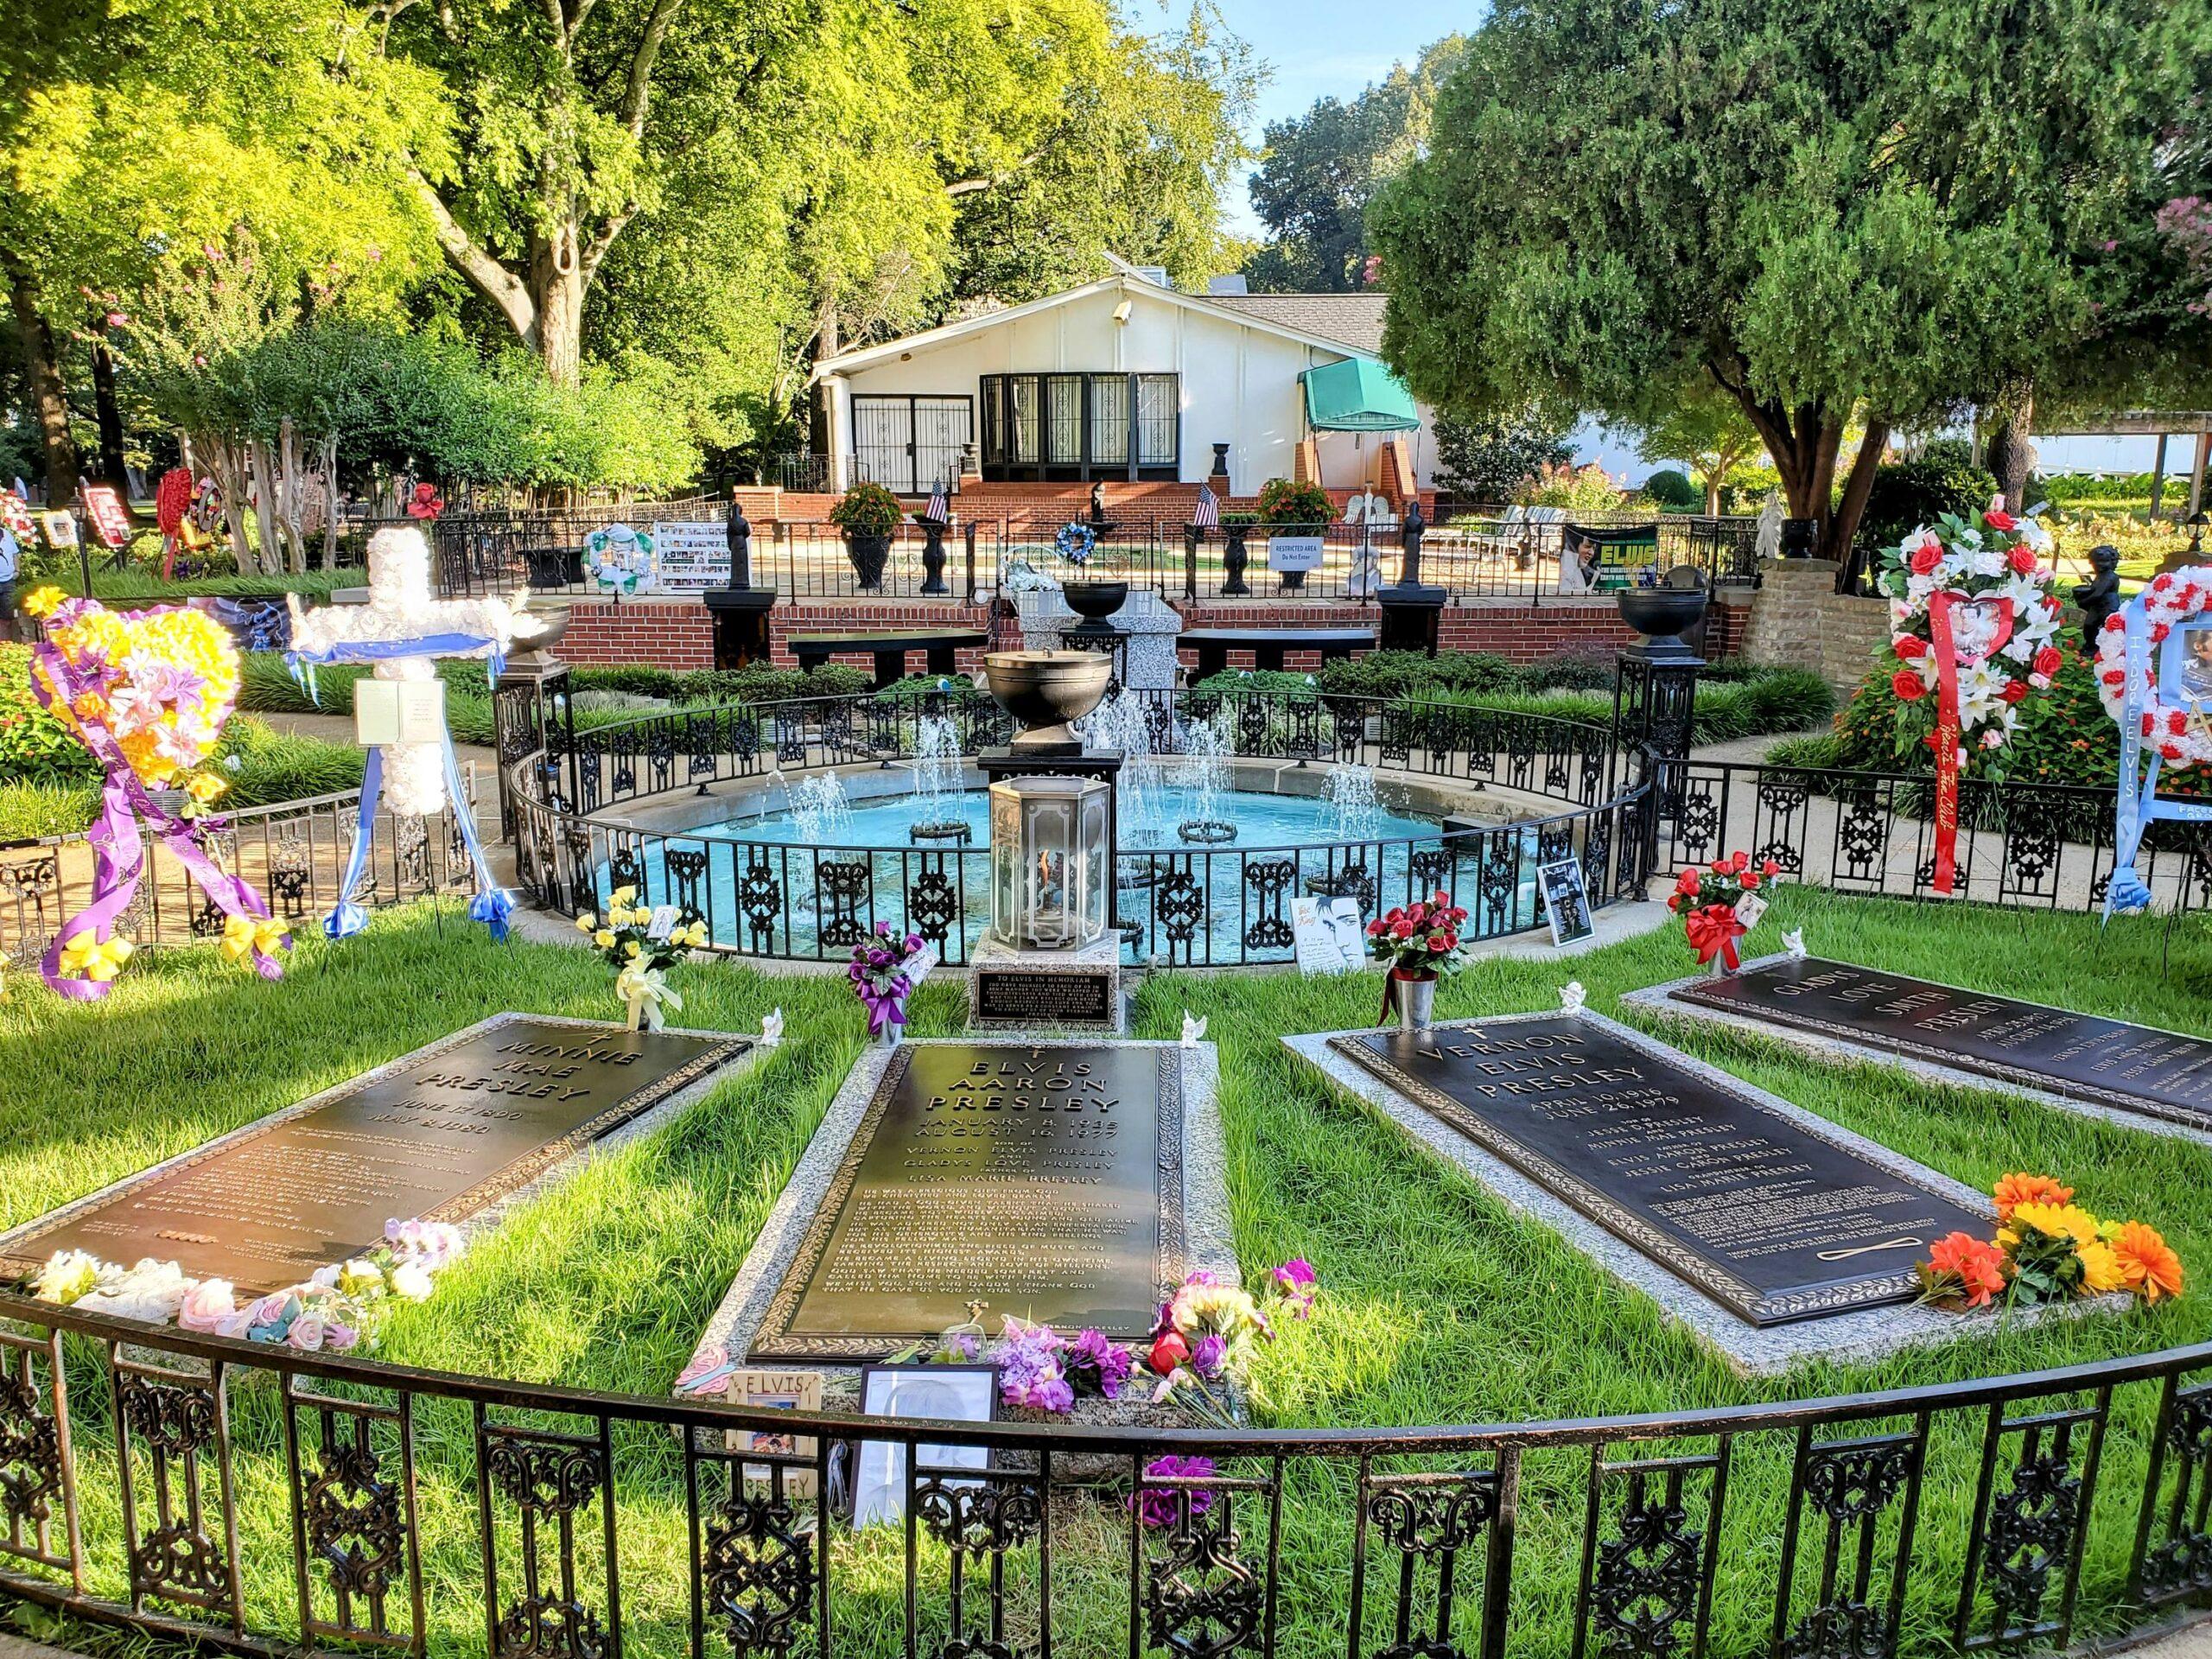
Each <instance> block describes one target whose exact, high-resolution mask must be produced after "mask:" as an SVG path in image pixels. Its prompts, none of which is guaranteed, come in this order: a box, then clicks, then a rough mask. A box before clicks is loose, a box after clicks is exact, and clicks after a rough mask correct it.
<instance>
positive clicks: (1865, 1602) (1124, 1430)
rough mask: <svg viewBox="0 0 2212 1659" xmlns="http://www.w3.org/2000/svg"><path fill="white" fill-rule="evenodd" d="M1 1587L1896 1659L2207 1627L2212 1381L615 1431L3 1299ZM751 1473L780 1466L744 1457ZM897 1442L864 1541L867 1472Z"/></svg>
mask: <svg viewBox="0 0 2212 1659" xmlns="http://www.w3.org/2000/svg"><path fill="white" fill-rule="evenodd" d="M0 1319H4V1320H5V1321H6V1322H7V1323H6V1324H5V1325H0V1370H4V1376H5V1386H4V1387H0V1470H4V1476H5V1478H4V1479H0V1511H4V1516H5V1520H6V1529H5V1531H4V1534H0V1592H4V1593H5V1594H8V1595H11V1596H13V1597H16V1598H17V1599H22V1600H24V1601H29V1602H34V1603H37V1604H39V1605H45V1606H48V1607H54V1608H60V1609H66V1610H67V1611H72V1612H73V1613H76V1614H79V1615H80V1616H84V1617H87V1618H93V1619H96V1620H99V1621H103V1622H106V1623H111V1624H118V1625H121V1626H124V1627H125V1628H127V1629H130V1630H137V1631H139V1632H143V1633H149V1634H153V1635H157V1636H168V1637H185V1638H188V1639H193V1640H197V1641H202V1642H205V1643H210V1644H212V1645H213V1646H215V1647H217V1648H221V1649H232V1650H237V1651H244V1652H250V1653H259V1654H270V1655H274V1654H277V1653H289V1652H296V1651H299V1650H301V1649H342V1648H353V1649H360V1648H364V1647H368V1648H390V1649H397V1650H399V1651H403V1652H406V1653H410V1654H424V1653H428V1652H437V1653H448V1652H453V1653H461V1652H472V1653H473V1652H478V1651H481V1652H483V1653H485V1654H486V1655H487V1656H491V1659H523V1656H544V1659H553V1656H563V1659H619V1656H621V1655H623V1654H626V1653H629V1654H640V1655H642V1654H647V1653H656V1654H670V1655H680V1654H686V1653H688V1654H689V1655H690V1659H707V1656H708V1655H709V1653H720V1654H728V1655H730V1656H732V1659H753V1656H767V1659H787V1656H791V1655H798V1654H812V1655H817V1656H820V1659H830V1656H839V1659H844V1656H856V1655H879V1654H880V1655H904V1656H906V1659H915V1656H920V1655H928V1656H932V1659H980V1656H1013V1655H1016V1654H1019V1655H1024V1656H1037V1659H1046V1656H1051V1655H1053V1654H1062V1655H1082V1656H1090V1655H1109V1654H1127V1655H1128V1656H1130V1659H1137V1656H1143V1655H1154V1654H1166V1655H1172V1656H1180V1659H1230V1656H1234V1655H1248V1654H1249V1655H1259V1656H1271V1655H1275V1654H1286V1655H1300V1656H1306V1655H1312V1656H1333V1655H1344V1656H1349V1659H1363V1656H1373V1659H1416V1656H1418V1659H1461V1656H1478V1655H1479V1656H1486V1659H1502V1656H1503V1655H1504V1654H1505V1653H1507V1652H1508V1651H1509V1650H1510V1651H1516V1652H1541V1653H1546V1654H1570V1655H1573V1656H1585V1655H1587V1654H1591V1653H1593V1652H1594V1653H1596V1654H1600V1655H1607V1656H1621V1659H1631V1656H1652V1659H1660V1656H1680V1659H1705V1656H1706V1655H1707V1654H1708V1653H1709V1652H1719V1653H1728V1654H1738V1653H1755V1652H1765V1653H1768V1654H1770V1655H1772V1656H1775V1659H1892V1656H1903V1655H1918V1654H1923V1653H1933V1652H1939V1651H1950V1652H1964V1653H1977V1652H1981V1651H1984V1650H1988V1649H1999V1650H2003V1651H2021V1650H2025V1649H2037V1648H2056V1647H2062V1646H2063V1645H2065V1643H2067V1642H2068V1640H2069V1637H2072V1636H2073V1634H2074V1633H2075V1625H2076V1621H2077V1611H2078V1609H2079V1606H2080V1602H2081V1597H2082V1590H2083V1587H2084V1584H2085V1581H2086V1582H2088V1583H2089V1584H2091V1585H2092V1586H2093V1587H2094V1593H2095V1594H2096V1596H2097V1598H2098V1599H2099V1603H2100V1619H2099V1623H2100V1625H2101V1627H2102V1628H2103V1629H2105V1630H2111V1629H2112V1628H2113V1626H2115V1625H2117V1624H2125V1623H2135V1624H2142V1623H2145V1622H2146V1621H2147V1620H2148V1619H2149V1618H2151V1617H2152V1616H2153V1615H2154V1614H2155V1613H2156V1612H2157V1611H2158V1610H2160V1609H2163V1608H2165V1607H2168V1606H2170V1605H2174V1604H2177V1603H2181V1602H2183V1601H2187V1600H2190V1599H2196V1598H2198V1597H2201V1596H2202V1595H2203V1594H2204V1593H2206V1592H2208V1591H2212V1533H2208V1530H2207V1520H2206V1516H2207V1503H2208V1493H2212V1382H2208V1381H2205V1380H2202V1373H2203V1371H2204V1370H2205V1368H2206V1367H2207V1366H2208V1365H2212V1344H2206V1345H2198V1346H2194V1347H2188V1348H2178V1349H2170V1350H2166V1351H2162V1352H2158V1353H2152V1354H2147V1355H2144V1356H2141V1357H2133V1358H2126V1359H2120V1360H2113V1361H2109V1362H2105V1363H2095V1364H2088V1365H2082V1366H2076V1367H2074V1368H2071V1369H2068V1370H2050V1371H2042V1372H2036V1373H2029V1374H2022V1375H2013V1376H1993V1377H1984V1378H1980V1379H1978V1380H1973V1381H1967V1382H1962V1383H1941V1384H1937V1385H1933V1386H1928V1387H1921V1388H1911V1389H1895V1390H1891V1391H1889V1392H1885V1393H1878V1394H1864V1395H1831V1396H1826V1397H1821V1398H1817V1399H1808V1400H1796V1401H1788V1402H1780V1403H1776V1404H1769V1405H1747V1406H1736V1407H1724V1408H1700V1409H1691V1410H1681V1411H1667V1412H1657V1413H1649V1414H1640V1415H1634V1416H1621V1417H1608V1418H1576V1419H1567V1420H1562V1421H1546V1422H1522V1423H1503V1424H1485V1425H1466V1426H1437V1427H1409V1428H1374V1429H1367V1428H1338V1429H1281V1430H1261V1429H1177V1428H1169V1427H1147V1426H1141V1425H1130V1426H1126V1427H1060V1426H1053V1425H1051V1424H1047V1423H1041V1422H995V1423H982V1424H979V1423H953V1422H937V1421H918V1420H913V1419H893V1418H882V1417H869V1418H860V1417H855V1416H849V1415H842V1414H807V1413H792V1412H783V1411H772V1410H767V1409H763V1408H753V1409H749V1410H748V1409H746V1408H734V1407H726V1406H721V1405H719V1404H713V1403H691V1402H679V1401H675V1400H670V1399H656V1398H646V1397H641V1396H636V1395H617V1394H604V1393H594V1392H590V1391H586V1390H582V1389H570V1388H562V1387H557V1386H552V1385H546V1384H534V1383H517V1382H507V1381H497V1380H493V1379H488V1378H483V1377H473V1376H455V1375H451V1374H448V1373H442V1372H432V1371H424V1370H412V1369H407V1368H403V1367H398V1366H393V1365H387V1364H381V1363H376V1362H374V1361H371V1360H366V1359H361V1358H357V1357H340V1356H334V1355H328V1354H316V1353H303V1352H299V1351H294V1350H292V1349H289V1348H287V1347H284V1346H282V1345H277V1344H252V1343H247V1342H242V1341H230V1340H225V1339H222V1338H212V1337H200V1336H194V1335H190V1334H188V1333H184V1332H175V1331H167V1332H154V1331H151V1330H149V1327H147V1326H144V1325H134V1324H130V1323H127V1322H124V1321H122V1320H118V1319H110V1318H104V1317H99V1316H92V1315H86V1314H80V1313H75V1312H73V1311H69V1310H63V1309H58V1308H54V1307H52V1306H47V1305H44V1304H41V1303H35V1302H29V1301H25V1300H21V1299H18V1298H14V1297H0ZM755 1437H760V1438H758V1439H756V1438H755ZM864 1445H874V1446H887V1447H891V1448H894V1449H895V1456H894V1457H893V1459H891V1460H890V1461H889V1465H888V1466H889V1467H890V1469H891V1471H892V1473H891V1475H890V1477H889V1479H888V1482H887V1484H885V1485H884V1486H883V1489H882V1491H880V1492H878V1493H876V1494H875V1496H876V1497H877V1498H878V1499H885V1498H887V1499H888V1500H889V1503H890V1506H891V1509H892V1511H893V1514H894V1515H896V1516H899V1517H901V1519H899V1520H897V1521H894V1522H892V1523H891V1524H888V1525H884V1526H880V1527H874V1528H869V1529H864V1530H855V1529H851V1528H850V1527H849V1525H848V1524H846V1523H845V1517H847V1516H849V1514H850V1503H851V1495H852V1492H853V1490H854V1484H855V1467H856V1462H857V1458H856V1454H857V1452H858V1450H859V1448H860V1447H861V1446H864Z"/></svg>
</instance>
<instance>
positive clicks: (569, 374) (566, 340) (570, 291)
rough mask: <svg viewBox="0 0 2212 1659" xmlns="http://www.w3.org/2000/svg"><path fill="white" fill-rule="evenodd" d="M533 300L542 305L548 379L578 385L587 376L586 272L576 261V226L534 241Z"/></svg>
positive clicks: (540, 333) (541, 340) (540, 346)
mask: <svg viewBox="0 0 2212 1659" xmlns="http://www.w3.org/2000/svg"><path fill="white" fill-rule="evenodd" d="M532 240H533V242H534V244H535V245H534V246H533V247H532V248H531V258H530V289H531V297H532V298H533V299H535V300H536V301H537V354H538V357H539V359H540V360H542V361H543V363H544V365H545V373H546V377H547V378H549V379H550V380H551V381H552V382H553V384H554V385H556V386H573V385H575V384H576V383H577V381H578V380H579V379H580V378H582V372H583V341H584V272H583V266H582V264H581V262H580V261H579V260H578V258H577V257H576V225H575V220H574V219H569V220H567V221H565V222H563V224H562V225H560V226H559V227H558V228H557V229H556V230H555V232H553V234H552V235H551V236H550V237H544V238H532Z"/></svg>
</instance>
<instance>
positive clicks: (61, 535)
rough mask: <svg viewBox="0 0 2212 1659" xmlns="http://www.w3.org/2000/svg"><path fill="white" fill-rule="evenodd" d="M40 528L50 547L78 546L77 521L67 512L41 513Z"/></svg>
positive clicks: (39, 517) (39, 518)
mask: <svg viewBox="0 0 2212 1659" xmlns="http://www.w3.org/2000/svg"><path fill="white" fill-rule="evenodd" d="M38 527H39V529H40V531H41V532H42V533H43V534H44V535H45V537H46V544H47V545H48V547H74V546H76V545H77V521H76V520H75V519H74V518H71V517H70V516H69V515H68V514H67V513H66V512H41V514H39V516H38Z"/></svg>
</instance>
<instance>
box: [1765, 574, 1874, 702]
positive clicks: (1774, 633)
mask: <svg viewBox="0 0 2212 1659" xmlns="http://www.w3.org/2000/svg"><path fill="white" fill-rule="evenodd" d="M1836 568H1837V567H1836V563H1835V561H1834V560H1833V559H1783V560H1779V561H1777V562H1776V563H1772V564H1770V565H1768V566H1767V568H1766V579H1765V582H1764V584H1763V585H1762V586H1761V587H1760V588H1759V590H1758V598H1757V600H1756V601H1754V603H1753V604H1752V606H1751V617H1750V620H1749V622H1748V624H1747V625H1746V626H1745V629H1744V636H1743V638H1744V645H1743V649H1744V654H1745V656H1746V657H1748V658H1751V660H1752V661H1753V662H1755V663H1778V664H1788V665H1789V666H1791V667H1794V668H1809V669H1811V670H1812V671H1814V672H1815V673H1816V674H1818V675H1819V676H1820V677H1821V678H1822V679H1824V680H1826V681H1827V683H1829V685H1831V686H1833V687H1834V689H1835V690H1836V692H1837V694H1838V695H1839V696H1844V697H1848V696H1850V695H1851V694H1852V693H1853V691H1856V690H1858V689H1859V682H1860V681H1862V680H1864V679H1865V678H1866V670H1867V666H1868V659H1869V658H1871V657H1872V654H1873V653H1874V652H1877V651H1878V650H1880V649H1881V647H1882V643H1883V641H1884V640H1885V639H1888V638H1889V604H1888V601H1885V600H1879V599H1862V598H1859V597H1858V596H1856V595H1854V594H1839V593H1838V592H1836V590H1835V574H1836Z"/></svg>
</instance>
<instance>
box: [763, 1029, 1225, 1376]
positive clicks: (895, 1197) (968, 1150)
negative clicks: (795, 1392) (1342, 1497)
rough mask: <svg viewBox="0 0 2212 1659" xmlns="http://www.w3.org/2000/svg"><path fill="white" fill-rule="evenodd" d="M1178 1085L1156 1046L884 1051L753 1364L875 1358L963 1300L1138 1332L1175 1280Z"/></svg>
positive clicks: (1145, 1329) (1068, 1325) (944, 1321)
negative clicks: (878, 1074)
mask: <svg viewBox="0 0 2212 1659" xmlns="http://www.w3.org/2000/svg"><path fill="white" fill-rule="evenodd" d="M1182 1075H1183V1073H1182V1062H1181V1056H1180V1053H1179V1051H1178V1050H1176V1049H1175V1048H1173V1047H1172V1046H1152V1045H1119V1044H1097V1045H1080V1044H1040V1045H1034V1046H1033V1045H1030V1044H1016V1043H918V1044H911V1043H910V1044H907V1045H906V1046H902V1047H901V1048H900V1049H899V1052H898V1053H897V1054H895V1055H893V1057H892V1060H891V1063H890V1065H889V1066H888V1068H887V1070H886V1071H885V1072H884V1074H883V1077H882V1080H881V1081H880V1083H879V1084H877V1085H876V1090H875V1093H874V1096H873V1097H872V1098H871V1099H870V1100H869V1102H868V1109H867V1112H866V1114H865V1115H864V1116H863V1117H862V1118H861V1124H860V1127H859V1128H858V1130H857V1131H856V1132H855V1135H854V1136H853V1140H852V1144H851V1146H850V1147H848V1148H847V1150H846V1153H845V1156H844V1159H843V1160H842V1163H840V1165H839V1166H838V1168H837V1173H836V1178H835V1179H834V1180H832V1182H831V1183H830V1185H829V1190H828V1192H826V1193H825V1194H824V1195H823V1199H822V1203H821V1206H820V1208H819V1209H818V1210H817V1211H816V1213H815V1217H814V1219H813V1222H812V1224H810V1226H809V1227H808V1229H807V1231H806V1234H805V1236H804V1239H803V1240H802V1241H801V1243H800V1245H799V1248H798V1253H797V1255H796V1256H795V1257H794V1259H793V1260H792V1262H791V1265H790V1266H789V1267H788V1268H786V1269H785V1272H784V1274H783V1278H782V1281H781V1282H780V1284H779V1286H778V1287H777V1290H776V1294H775V1297H774V1300H772V1302H771V1303H770V1304H769V1306H768V1311H767V1314H766V1318H765V1319H763V1320H762V1321H761V1324H760V1330H759V1332H758V1333H757V1334H756V1335H755V1336H754V1338H753V1345H752V1355H753V1357H755V1358H759V1359H796V1358H811V1359H837V1360H845V1361H856V1360H863V1359H880V1358H882V1357H885V1356H887V1355H888V1354H891V1353H893V1352H894V1351H897V1350H898V1349H900V1348H903V1347H905V1346H906V1345H907V1344H910V1343H912V1341H914V1340H915V1339H916V1338H923V1337H933V1336H935V1335H937V1334H938V1332H942V1331H944V1329H945V1328H946V1327H947V1326H950V1325H958V1324H960V1323H962V1322H963V1320H965V1319H967V1318H968V1306H967V1305H968V1303H969V1301H971V1300H982V1301H985V1302H988V1304H989V1305H990V1316H989V1317H990V1322H991V1324H992V1326H993V1327H994V1328H995V1326H996V1323H997V1320H998V1319H999V1318H1001V1317H1002V1316H1003V1315H1006V1314H1009V1313H1012V1314H1016V1315H1019V1316H1020V1317H1021V1318H1023V1319H1039V1320H1042V1321H1045V1322H1046V1323H1047V1324H1050V1325H1053V1326H1054V1327H1056V1328H1057V1329H1058V1330H1060V1331H1063V1332H1067V1333H1069V1334H1071V1335H1072V1334H1073V1333H1074V1332H1077V1331H1079V1330H1081V1329H1083V1328H1084V1326H1086V1325H1090V1326H1096V1328H1097V1329H1098V1330H1100V1331H1102V1332H1104V1333H1105V1334H1106V1335H1108V1336H1109V1337H1115V1338H1122V1339H1135V1338H1141V1337H1143V1336H1146V1335H1147V1334H1148V1333H1149V1332H1150V1331H1151V1329H1152V1323H1153V1319H1154V1315H1155V1314H1156V1313H1157V1312H1158V1309H1159V1306H1160V1302H1161V1301H1162V1300H1165V1298H1166V1294H1167V1292H1168V1291H1169V1290H1170V1289H1172V1288H1173V1286H1175V1285H1176V1284H1179V1283H1180V1282H1181V1281H1182V1277H1183V1270H1184V1269H1183V1262H1184V1255H1185V1248H1184V1233H1183V1213H1182V1192H1183V1167H1182V1165H1183V1123H1182Z"/></svg>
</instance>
